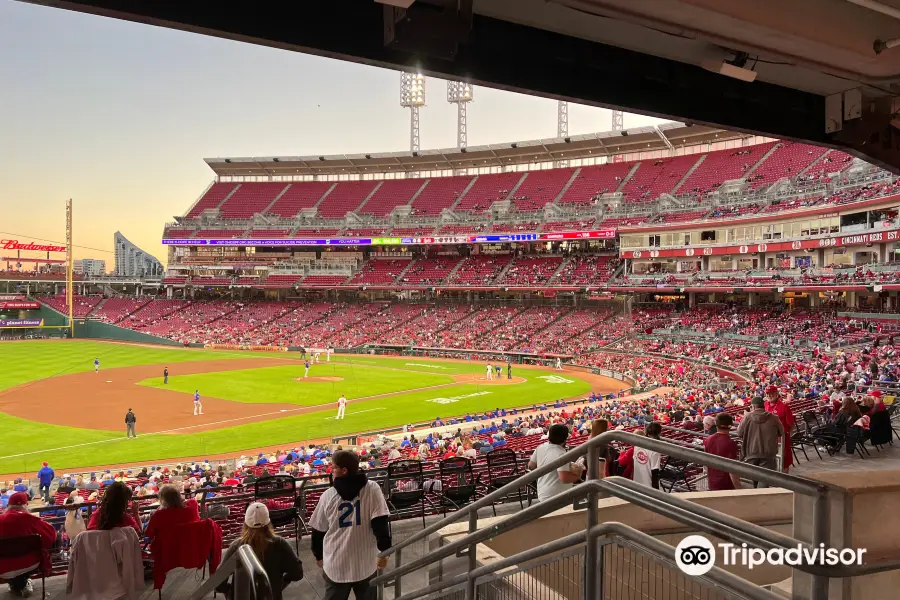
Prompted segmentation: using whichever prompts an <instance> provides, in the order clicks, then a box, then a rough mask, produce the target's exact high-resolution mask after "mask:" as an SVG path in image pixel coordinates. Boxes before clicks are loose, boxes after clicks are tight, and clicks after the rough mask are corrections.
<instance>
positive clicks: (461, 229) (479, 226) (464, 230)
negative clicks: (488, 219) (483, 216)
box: [438, 223, 487, 235]
mask: <svg viewBox="0 0 900 600" xmlns="http://www.w3.org/2000/svg"><path fill="white" fill-rule="evenodd" d="M485 229H487V224H486V223H472V224H468V225H460V224H455V225H442V226H441V228H440V229H439V230H438V235H465V234H471V233H481V232H483V231H484V230H485Z"/></svg>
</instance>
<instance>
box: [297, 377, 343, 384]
mask: <svg viewBox="0 0 900 600" xmlns="http://www.w3.org/2000/svg"><path fill="white" fill-rule="evenodd" d="M343 380H344V378H343V377H298V378H297V379H295V380H294V381H301V382H304V381H305V382H307V383H325V382H335V381H343Z"/></svg>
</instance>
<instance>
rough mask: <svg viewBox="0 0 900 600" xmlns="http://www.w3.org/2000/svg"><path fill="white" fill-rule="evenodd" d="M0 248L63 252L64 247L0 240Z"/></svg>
mask: <svg viewBox="0 0 900 600" xmlns="http://www.w3.org/2000/svg"><path fill="white" fill-rule="evenodd" d="M0 248H2V249H3V250H30V251H37V252H65V251H66V247H65V246H50V245H45V244H35V243H34V242H28V243H27V244H23V243H21V242H19V240H0Z"/></svg>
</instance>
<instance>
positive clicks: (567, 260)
mask: <svg viewBox="0 0 900 600" xmlns="http://www.w3.org/2000/svg"><path fill="white" fill-rule="evenodd" d="M570 262H572V258H571V257H569V258H564V259H563V261H562V262H561V263H559V266H558V267H556V270H555V271H553V275H551V276H550V278H549V279H548V280H547V285H550V284H552V283H553V280H554V279H556V277H557V276H558V275H559V274H560V273H562V270H563V269H564V268H565V267H566V265H567V264H569V263H570Z"/></svg>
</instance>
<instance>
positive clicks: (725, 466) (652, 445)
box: [376, 431, 900, 600]
mask: <svg viewBox="0 0 900 600" xmlns="http://www.w3.org/2000/svg"><path fill="white" fill-rule="evenodd" d="M612 442H624V443H626V444H630V445H634V446H639V447H641V448H646V449H648V450H653V451H656V452H659V453H661V454H665V455H667V456H670V457H675V458H680V459H682V460H686V461H689V462H694V463H697V464H700V465H704V466H707V467H713V468H715V469H718V470H721V471H725V472H728V473H736V474H738V475H740V476H742V477H744V478H747V479H751V480H754V481H762V482H764V483H767V484H769V485H772V486H775V487H781V488H785V489H787V490H790V491H793V492H796V493H799V494H804V495H808V496H812V497H813V511H812V512H813V526H812V536H811V537H812V539H811V540H810V541H811V543H812V545H813V546H817V545H819V544H824V543H825V542H826V541H827V540H828V537H829V530H830V507H829V505H828V497H827V494H828V492H829V490H831V489H834V488H833V487H832V486H829V485H826V484H825V483H821V482H816V481H812V480H809V479H805V478H802V477H796V476H793V475H787V474H785V473H781V472H776V471H772V470H769V469H765V468H762V467H758V466H755V465H748V464H746V463H742V462H740V461H736V460H731V459H727V458H722V457H720V456H716V455H714V454H708V453H706V452H701V451H698V450H695V449H692V448H685V447H682V446H679V445H676V444H672V443H669V442H664V441H662V440H656V439H653V438H648V437H644V436H639V435H637V434H634V433H626V432H624V431H608V432H606V433H603V434H601V435H599V436H597V437H595V438H592V439H591V440H588V442H586V443H585V444H582V445H580V446H579V447H577V448H575V449H573V450H570V451H569V452H566V453H565V454H563V455H562V456H560V457H559V458H557V459H556V460H554V461H552V462H550V463H548V464H546V465H544V466H542V467H540V468H538V469H536V470H534V471H532V472H530V473H528V474H526V475H524V476H522V477H520V478H518V479H516V480H514V481H512V482H510V483H508V484H507V485H505V486H503V487H501V488H499V489H497V490H495V491H494V492H492V493H490V494H488V495H486V496H484V497H482V498H481V499H480V500H478V501H476V502H474V503H472V504H469V505H468V506H466V507H465V508H463V509H462V510H459V511H457V512H455V513H453V514H451V515H450V516H447V517H445V518H444V519H442V520H440V521H439V522H437V523H435V524H433V525H431V526H429V527H426V528H425V529H424V530H422V531H420V532H419V533H417V534H414V535H412V536H410V537H409V538H407V539H405V540H404V541H402V542H400V543H399V544H397V545H396V546H394V547H392V548H390V549H389V550H386V551H384V552H382V553H381V554H380V555H379V556H382V557H387V556H390V555H391V554H394V555H395V566H396V568H395V569H394V571H392V572H390V573H386V574H383V575H381V576H379V577H377V578H376V580H377V581H378V582H379V583H380V584H381V585H383V584H384V582H385V581H386V580H387V579H388V578H390V577H391V576H392V575H394V574H396V575H398V577H397V578H396V579H395V581H394V587H395V590H394V595H395V596H400V595H401V594H400V592H401V583H400V576H402V574H403V573H406V572H409V571H410V570H411V569H412V568H418V567H421V566H425V565H427V564H431V563H433V562H434V561H435V560H438V559H439V557H441V556H442V552H443V551H440V550H439V551H437V552H432V553H430V554H429V555H428V557H427V558H425V559H419V560H417V561H413V562H412V563H410V564H409V565H404V566H402V567H401V551H402V550H403V548H406V547H407V546H409V545H411V544H413V543H415V542H417V541H419V540H421V539H424V538H425V537H427V536H429V535H431V534H433V533H436V532H437V531H439V530H440V529H442V528H444V527H446V526H448V525H450V524H452V523H455V522H457V521H459V520H461V519H462V518H464V517H468V518H469V535H468V536H466V537H465V539H464V540H463V541H465V542H466V545H468V556H469V569H468V570H469V571H474V570H475V568H476V566H477V564H476V561H475V546H476V544H477V543H478V542H477V540H478V539H480V537H479V535H484V534H483V533H480V532H479V531H477V529H478V510H479V509H480V508H484V507H487V506H489V505H491V504H492V503H493V502H495V501H498V500H500V499H501V498H504V497H506V496H508V495H509V494H511V493H513V492H516V491H518V490H519V489H520V488H522V487H523V486H525V485H527V484H529V483H531V482H534V481H536V480H537V479H538V478H540V477H542V476H544V475H547V474H550V473H553V472H556V470H557V469H559V467H562V466H564V465H567V464H569V463H571V462H574V461H575V459H577V458H579V457H581V456H584V455H587V457H588V458H587V464H588V479H589V482H588V484H586V485H583V486H579V487H581V488H582V489H581V491H580V492H579V493H583V492H587V498H588V510H587V513H588V531H591V530H592V529H593V528H594V527H595V526H596V525H598V524H599V523H598V522H597V519H598V517H597V506H596V504H597V502H596V500H597V498H598V497H599V493H600V490H601V489H602V490H604V491H610V493H615V492H618V494H619V495H623V496H626V497H627V495H628V491H622V488H620V487H607V486H611V485H612V484H609V483H608V484H605V485H601V484H599V483H598V482H597V481H596V480H597V479H598V478H599V473H598V469H599V458H600V457H599V448H600V446H605V445H608V444H610V443H612ZM575 489H577V488H575ZM569 498H570V495H569V494H566V495H564V496H563V498H562V499H560V500H559V501H563V500H565V501H568V499H569ZM654 502H657V503H658V502H659V501H658V500H655V501H654ZM553 506H556V507H557V508H561V507H562V506H564V504H560V505H558V506H557V498H556V497H554V498H551V499H550V500H548V501H546V502H542V503H540V504H539V505H537V507H530V508H529V509H526V510H524V511H522V512H520V513H518V514H516V515H513V517H511V518H509V519H505V520H504V521H503V522H502V523H501V525H504V524H505V525H506V526H507V527H511V526H512V524H515V523H518V522H519V521H522V519H525V520H528V519H530V518H534V517H537V516H541V514H543V511H544V510H547V511H548V512H549V509H550V507H553ZM532 508H534V510H532ZM653 509H654V510H658V511H659V512H660V513H661V514H666V512H669V513H671V514H672V517H673V518H675V519H676V520H678V519H679V518H680V519H682V520H683V519H686V516H685V512H686V513H687V514H688V515H691V514H693V515H698V514H699V513H700V512H701V511H706V512H708V511H707V510H706V509H704V508H702V507H699V506H697V507H691V508H690V510H687V511H685V510H684V509H681V510H680V511H672V510H670V509H667V508H666V507H665V506H654V507H653ZM522 522H524V521H522ZM688 522H689V523H694V522H695V521H694V520H692V521H688ZM714 523H715V522H714ZM715 524H716V528H715V530H714V531H713V532H712V533H716V534H717V535H721V531H722V529H723V528H724V527H725V526H724V525H723V524H722V523H721V522H719V523H715ZM703 525H704V527H707V526H708V523H703ZM498 527H499V525H497V526H495V527H494V528H492V529H491V530H487V533H489V534H491V533H493V534H496V533H497V531H498V529H497V528H498ZM734 533H735V538H734V539H738V534H739V533H740V532H734ZM742 539H746V538H742ZM765 539H766V537H762V536H761V537H760V540H759V541H762V540H765ZM451 546H453V545H452V544H451ZM596 552H597V548H596V544H588V545H587V548H586V555H585V559H586V563H587V564H593V563H594V561H595V560H596ZM423 560H424V562H423ZM419 563H422V564H419ZM413 565H415V567H413ZM898 566H900V565H898ZM892 568H896V567H895V566H893V564H890V565H887V566H885V567H884V569H885V570H889V569H892ZM854 574H857V573H856V572H854ZM812 577H813V581H812V584H813V585H812V598H813V600H825V598H827V596H828V581H829V580H828V576H826V575H819V574H813V575H812ZM596 578H597V574H596V573H590V574H589V581H588V582H587V586H588V587H587V589H590V590H597V586H598V585H599V583H598V582H597V580H596ZM474 597H475V582H474V580H471V579H470V580H469V581H468V582H467V588H466V598H467V600H473V599H474Z"/></svg>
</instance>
